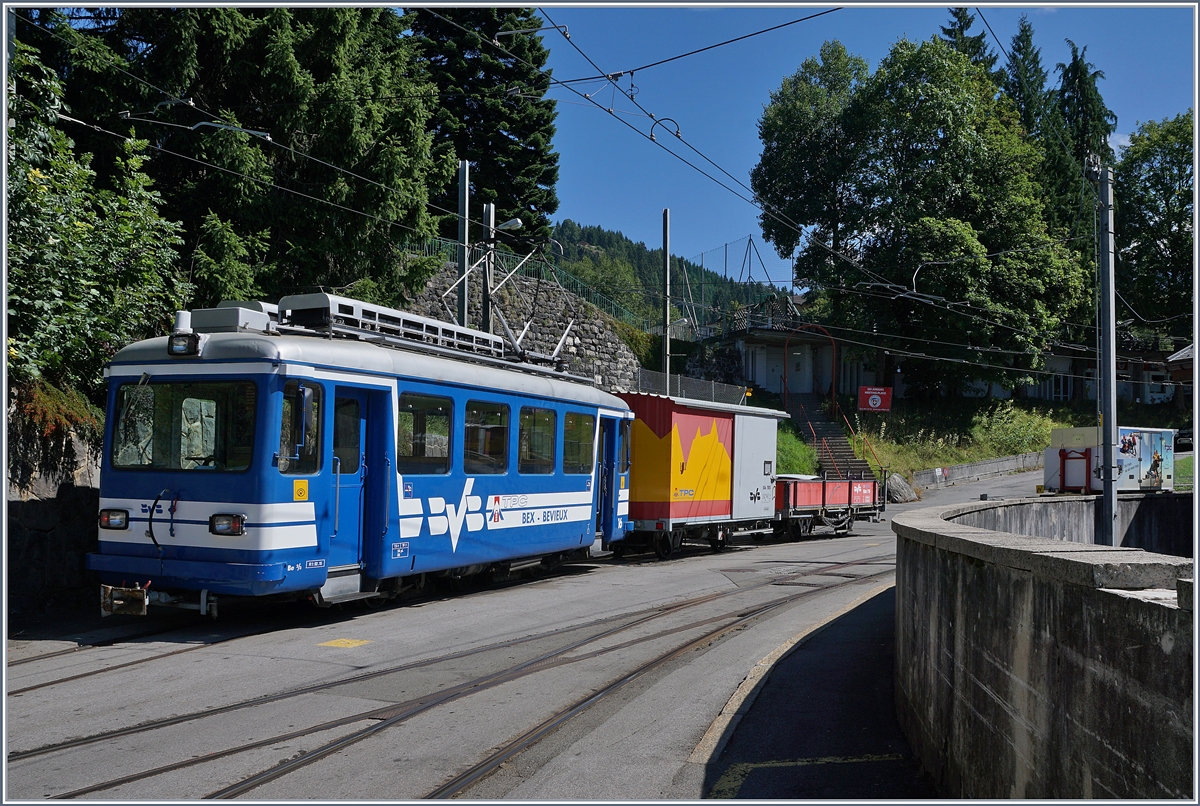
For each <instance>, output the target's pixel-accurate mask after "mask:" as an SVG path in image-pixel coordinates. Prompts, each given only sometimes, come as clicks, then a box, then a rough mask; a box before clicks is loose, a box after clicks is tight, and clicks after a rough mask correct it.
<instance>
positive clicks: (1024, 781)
mask: <svg viewBox="0 0 1200 806" xmlns="http://www.w3.org/2000/svg"><path fill="white" fill-rule="evenodd" d="M1022 503H1025V504H1030V503H1031V504H1033V505H1038V504H1040V503H1042V501H1041V500H1040V499H1034V500H1033V501H1032V502H1028V501H1027V502H1006V506H1005V507H1003V508H998V507H996V506H995V505H994V504H993V503H992V502H981V503H978V504H968V505H965V506H964V505H958V506H950V507H933V508H929V509H923V510H917V511H915V512H908V513H904V514H901V515H897V516H896V518H895V520H894V521H893V522H892V528H893V530H894V531H895V532H896V534H897V536H898V537H897V555H896V559H897V568H896V667H895V675H896V711H897V717H898V719H899V721H900V724H901V727H902V728H903V730H904V732H905V735H906V736H907V738H908V740H909V743H910V745H911V746H912V749H913V752H914V753H915V755H916V757H917V758H918V760H919V761H920V762H921V764H922V765H923V766H924V767H925V769H926V770H927V771H928V772H929V773H930V774H931V776H932V777H933V779H934V781H935V782H936V783H937V785H938V786H939V788H940V789H941V791H942V793H943V794H944V795H946V796H947V797H951V798H1039V799H1041V798H1156V799H1165V798H1173V799H1175V798H1193V797H1194V792H1193V749H1192V748H1193V705H1192V703H1193V696H1194V692H1193V689H1192V676H1193V661H1194V659H1193V623H1192V622H1193V614H1192V612H1191V610H1190V608H1191V595H1190V594H1191V588H1190V583H1189V584H1184V583H1180V582H1179V580H1180V579H1181V578H1183V577H1189V578H1190V577H1191V576H1192V563H1191V561H1190V560H1185V559H1180V558H1176V557H1168V556H1164V555H1160V554H1153V553H1150V552H1146V551H1142V550H1140V549H1133V548H1110V547H1104V546H1095V545H1091V544H1089V543H1070V542H1059V541H1054V540H1050V539H1046V538H1038V537H1029V536H1025V535H1019V534H1014V533H1011V532H997V531H988V530H984V529H980V528H976V527H973V526H969V525H965V524H964V523H963V521H964V520H969V519H972V518H977V517H979V513H981V512H982V511H984V510H988V511H992V512H996V511H999V510H1000V509H1008V508H1011V507H1015V506H1020V505H1022ZM1177 586H1178V587H1179V588H1180V590H1179V592H1177ZM1185 592H1186V594H1187V595H1186V596H1185V595H1183V594H1184V593H1185ZM1181 605H1182V606H1183V607H1186V608H1188V609H1186V610H1185V609H1181Z"/></svg>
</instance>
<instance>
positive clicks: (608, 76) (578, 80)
mask: <svg viewBox="0 0 1200 806" xmlns="http://www.w3.org/2000/svg"><path fill="white" fill-rule="evenodd" d="M841 10H842V8H841V6H839V7H837V8H831V9H828V10H826V11H822V12H819V13H817V14H810V15H809V16H807V17H801V18H800V19H798V20H792V21H791V22H785V23H782V24H780V25H773V26H771V27H770V28H764V29H762V30H761V31H755V32H754V33H752V34H745V35H743V36H739V37H735V38H733V39H727V40H725V41H724V42H718V43H717V44H715V45H709V46H708V47H703V48H698V49H696V50H689V51H688V52H687V53H681V54H679V55H678V56H672V57H670V58H669V59H660V60H659V61H657V62H651V63H650V64H643V65H642V66H641V67H633V68H630V69H628V70H622V71H620V72H618V73H604V71H602V70H600V68H599V67H596V65H595V64H592V67H595V68H596V70H597V71H599V72H600V73H601V75H598V76H592V77H591V78H570V79H567V80H565V81H563V82H562V83H563V84H573V83H584V82H588V81H596V80H598V79H609V80H612V79H614V78H620V77H621V76H623V75H626V74H628V75H633V74H634V73H636V72H637V71H639V70H649V69H650V68H651V67H658V66H659V65H660V64H666V63H667V62H673V61H677V60H679V59H684V58H687V57H688V56H695V55H696V54H697V53H704V52H705V51H708V50H713V49H715V48H720V47H724V46H725V45H732V44H733V43H734V42H741V41H742V40H744V39H750V38H751V37H755V36H760V35H761V34H767V33H770V32H771V31H778V30H779V29H780V28H787V27H788V26H789V25H795V24H796V23H798V22H807V21H809V20H814V19H816V18H817V17H824V16H825V15H826V14H832V13H833V12H835V11H841ZM538 11H541V9H538ZM543 16H545V12H543ZM547 20H549V17H547ZM551 24H553V23H551ZM588 61H589V62H590V61H591V59H588Z"/></svg>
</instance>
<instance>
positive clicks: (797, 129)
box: [750, 40, 868, 285]
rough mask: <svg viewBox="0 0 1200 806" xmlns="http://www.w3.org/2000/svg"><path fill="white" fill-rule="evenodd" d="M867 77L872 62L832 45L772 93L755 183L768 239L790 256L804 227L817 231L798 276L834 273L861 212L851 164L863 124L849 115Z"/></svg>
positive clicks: (803, 255)
mask: <svg viewBox="0 0 1200 806" xmlns="http://www.w3.org/2000/svg"><path fill="white" fill-rule="evenodd" d="M867 74H868V71H867V63H866V61H865V60H864V59H862V58H861V57H859V56H852V55H850V54H849V53H847V52H846V48H845V47H844V46H843V45H842V43H841V42H838V41H836V40H834V41H832V42H825V43H824V44H823V45H821V53H820V58H819V59H817V58H811V57H810V58H808V59H805V60H804V62H803V63H802V64H801V65H800V69H799V70H798V71H797V72H796V73H795V74H794V75H792V76H789V77H787V78H785V79H784V80H783V84H782V85H781V86H780V87H779V89H778V90H774V91H773V92H772V93H771V102H770V104H768V105H767V107H766V108H765V109H764V110H763V115H762V118H761V119H760V120H759V122H758V137H759V140H761V141H762V144H763V150H762V155H761V157H760V158H759V161H758V164H757V165H756V166H755V167H754V169H753V170H752V171H751V172H750V185H751V187H752V188H753V189H754V193H755V195H756V196H757V198H758V199H759V200H760V201H761V202H762V203H763V208H764V212H763V213H762V214H761V215H760V216H759V222H760V224H761V226H762V231H763V237H765V238H766V239H767V240H768V241H770V242H771V243H772V244H773V245H774V246H775V251H776V252H778V254H779V255H780V257H785V258H786V257H791V256H792V255H794V254H795V253H796V250H797V249H798V248H800V245H801V244H800V241H801V235H802V229H801V227H811V228H812V229H811V231H810V232H809V234H808V239H807V245H806V246H805V247H804V249H803V250H802V251H801V252H800V255H799V257H797V260H796V275H797V277H798V278H807V277H810V276H815V275H817V274H818V273H819V272H820V271H822V270H828V268H829V264H830V262H831V261H832V260H834V258H833V257H831V255H830V252H829V249H831V250H832V251H833V252H840V251H841V250H842V248H843V246H844V243H843V235H842V228H843V222H844V220H845V219H846V217H847V216H855V215H857V214H858V213H857V212H856V211H855V210H854V209H853V208H856V207H857V206H858V205H859V199H858V197H857V195H856V190H857V187H856V185H855V183H854V182H853V181H852V179H853V174H852V171H851V166H852V165H853V164H854V163H855V162H856V161H857V160H858V159H860V155H859V154H858V153H857V151H856V150H855V147H856V146H857V145H860V144H861V139H860V138H859V137H858V133H857V132H855V131H850V130H849V129H848V127H849V126H851V125H854V123H855V121H853V120H851V119H850V118H849V117H848V116H847V114H846V109H847V107H849V105H850V101H851V98H852V97H853V96H854V93H855V92H856V91H857V90H858V89H859V87H860V86H861V85H862V84H863V82H864V81H865V80H866V78H867ZM798 188H802V189H803V192H800V193H797V192H796V191H797V189H798ZM825 244H829V247H828V249H827V248H826V247H825ZM797 282H798V283H800V284H802V285H804V284H806V283H805V282H804V280H802V279H797Z"/></svg>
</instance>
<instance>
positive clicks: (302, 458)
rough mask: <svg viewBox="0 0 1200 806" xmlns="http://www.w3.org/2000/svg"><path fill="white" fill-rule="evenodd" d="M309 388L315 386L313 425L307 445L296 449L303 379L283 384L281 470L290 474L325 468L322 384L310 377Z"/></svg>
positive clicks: (309, 431) (307, 432)
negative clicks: (297, 401) (299, 400)
mask: <svg viewBox="0 0 1200 806" xmlns="http://www.w3.org/2000/svg"><path fill="white" fill-rule="evenodd" d="M304 386H305V388H308V389H312V390H313V402H312V404H313V418H312V419H313V427H312V428H310V429H307V431H306V433H305V434H304V445H303V446H302V447H301V448H300V451H299V452H298V453H297V451H296V442H297V441H298V440H299V439H300V434H299V433H298V432H296V430H295V428H296V421H297V417H296V412H295V411H293V407H294V406H295V405H296V397H297V393H298V392H299V390H300V382H299V381H288V382H287V383H285V384H284V385H283V411H282V412H281V414H282V419H281V420H280V422H281V423H282V425H281V427H280V429H279V472H280V473H286V474H288V475H307V474H309V473H316V472H317V471H318V470H320V469H321V432H322V428H321V423H322V422H323V421H324V417H323V414H322V412H324V409H323V408H322V405H321V404H322V397H321V385H320V384H318V383H313V382H312V381H306V382H305V384H304Z"/></svg>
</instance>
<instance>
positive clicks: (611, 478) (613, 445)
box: [596, 417, 625, 542]
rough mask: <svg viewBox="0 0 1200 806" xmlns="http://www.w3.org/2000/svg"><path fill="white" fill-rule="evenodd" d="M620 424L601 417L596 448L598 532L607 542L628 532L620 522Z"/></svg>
mask: <svg viewBox="0 0 1200 806" xmlns="http://www.w3.org/2000/svg"><path fill="white" fill-rule="evenodd" d="M619 433H620V424H619V421H618V420H615V419H613V418H611V417H601V418H600V439H599V442H598V445H597V448H596V535H597V537H601V538H603V539H604V540H605V541H606V542H607V541H609V540H612V539H614V538H621V537H624V536H625V530H624V529H623V528H622V526H623V524H619V523H618V513H617V505H618V499H619V495H620V482H621V478H620V472H621V471H620V468H619V467H618V465H619V460H620V441H619V439H618V435H619Z"/></svg>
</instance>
